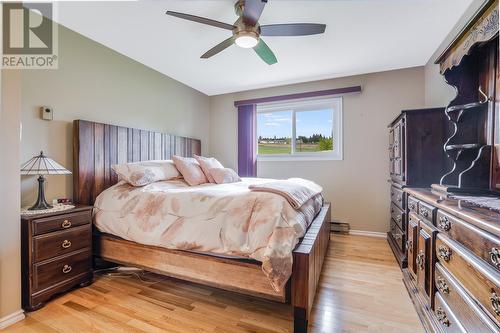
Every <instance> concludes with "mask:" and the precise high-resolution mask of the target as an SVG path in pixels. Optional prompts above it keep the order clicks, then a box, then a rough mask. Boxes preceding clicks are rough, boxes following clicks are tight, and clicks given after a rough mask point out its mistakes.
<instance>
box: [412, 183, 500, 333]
mask: <svg viewBox="0 0 500 333" xmlns="http://www.w3.org/2000/svg"><path fill="white" fill-rule="evenodd" d="M404 191H405V193H406V194H407V203H408V204H407V209H406V212H407V213H408V249H407V256H408V268H407V269H403V276H404V278H403V281H404V282H405V284H406V287H407V289H408V291H409V293H410V296H411V297H412V300H413V302H414V303H415V306H416V309H417V311H418V312H419V315H420V318H421V320H422V322H423V324H424V327H425V328H426V330H427V331H428V332H500V326H499V324H500V214H499V213H496V212H492V211H490V210H488V209H485V208H479V207H475V206H472V205H470V204H468V203H466V202H462V201H460V200H455V199H450V198H446V197H442V196H440V195H439V194H438V193H435V192H433V191H431V190H430V189H428V188H426V189H416V188H405V190H404Z"/></svg>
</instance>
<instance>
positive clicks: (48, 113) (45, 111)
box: [40, 106, 54, 120]
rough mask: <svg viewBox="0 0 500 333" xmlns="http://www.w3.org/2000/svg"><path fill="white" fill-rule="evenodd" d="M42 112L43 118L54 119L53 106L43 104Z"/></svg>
mask: <svg viewBox="0 0 500 333" xmlns="http://www.w3.org/2000/svg"><path fill="white" fill-rule="evenodd" d="M40 112H41V113H42V119H43V120H52V119H54V111H53V110H52V108H50V107H48V106H41V107H40Z"/></svg>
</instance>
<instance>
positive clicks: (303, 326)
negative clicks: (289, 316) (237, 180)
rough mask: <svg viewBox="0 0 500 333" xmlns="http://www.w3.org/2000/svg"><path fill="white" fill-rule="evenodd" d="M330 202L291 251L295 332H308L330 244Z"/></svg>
mask: <svg viewBox="0 0 500 333" xmlns="http://www.w3.org/2000/svg"><path fill="white" fill-rule="evenodd" d="M330 222H331V205H330V204H329V203H325V204H324V205H323V208H322V209H321V211H320V213H319V214H318V216H317V217H316V219H315V220H314V222H313V223H312V225H311V226H310V227H309V229H308V230H307V233H306V235H305V236H304V238H303V239H302V241H301V243H300V244H299V245H298V246H297V248H296V249H295V250H294V251H293V271H292V278H291V283H292V285H291V296H292V299H291V302H292V308H293V327H294V333H305V332H307V325H308V321H309V316H310V314H311V309H312V305H313V301H314V296H315V294H316V288H317V287H318V283H319V278H320V275H321V269H322V267H323V261H324V259H325V255H326V251H327V250H328V244H329V243H330Z"/></svg>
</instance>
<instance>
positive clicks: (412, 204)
mask: <svg viewBox="0 0 500 333" xmlns="http://www.w3.org/2000/svg"><path fill="white" fill-rule="evenodd" d="M415 208H416V207H415V204H414V203H413V202H412V203H411V204H410V209H412V210H414V209H415Z"/></svg>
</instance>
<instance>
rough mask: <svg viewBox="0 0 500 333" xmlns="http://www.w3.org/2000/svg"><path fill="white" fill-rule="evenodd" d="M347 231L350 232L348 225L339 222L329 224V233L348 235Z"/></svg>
mask: <svg viewBox="0 0 500 333" xmlns="http://www.w3.org/2000/svg"><path fill="white" fill-rule="evenodd" d="M349 230H351V227H350V225H349V223H345V222H340V221H332V222H330V231H332V232H338V233H342V234H348V233H349Z"/></svg>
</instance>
